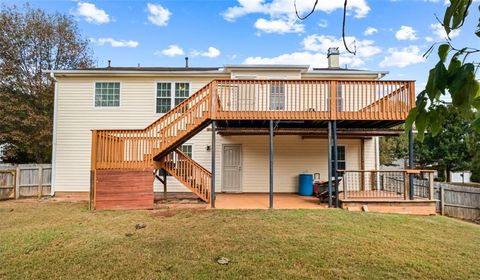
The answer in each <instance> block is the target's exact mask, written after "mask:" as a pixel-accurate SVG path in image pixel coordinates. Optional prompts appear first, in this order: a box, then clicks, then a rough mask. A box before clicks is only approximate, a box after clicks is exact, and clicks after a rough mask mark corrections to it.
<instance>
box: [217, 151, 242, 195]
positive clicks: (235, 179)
mask: <svg viewBox="0 0 480 280" xmlns="http://www.w3.org/2000/svg"><path fill="white" fill-rule="evenodd" d="M222 152H223V160H222V163H223V172H222V174H223V176H222V177H223V178H222V191H223V192H241V191H242V145H223V151H222Z"/></svg>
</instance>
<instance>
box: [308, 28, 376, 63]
mask: <svg viewBox="0 0 480 280" xmlns="http://www.w3.org/2000/svg"><path fill="white" fill-rule="evenodd" d="M345 41H346V42H347V46H348V47H349V49H351V50H353V42H354V41H355V45H356V47H357V55H356V56H355V58H356V59H359V60H357V64H356V65H354V66H358V65H361V64H363V61H362V63H360V61H361V59H364V58H369V57H372V56H374V55H376V54H379V53H380V52H381V51H382V49H381V48H380V47H378V46H376V45H375V41H373V40H359V39H357V38H355V37H353V36H346V37H345ZM302 45H303V49H304V50H307V51H313V52H321V53H323V54H325V55H326V54H327V51H328V48H331V47H340V51H341V52H346V49H345V47H344V45H343V40H342V38H336V37H333V36H327V35H310V36H307V37H305V39H303V41H302ZM343 56H349V55H348V54H345V55H343Z"/></svg>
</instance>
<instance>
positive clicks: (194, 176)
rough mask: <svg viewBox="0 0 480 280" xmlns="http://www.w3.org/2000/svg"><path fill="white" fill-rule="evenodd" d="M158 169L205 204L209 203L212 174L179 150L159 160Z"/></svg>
mask: <svg viewBox="0 0 480 280" xmlns="http://www.w3.org/2000/svg"><path fill="white" fill-rule="evenodd" d="M160 167H161V168H163V169H165V170H166V171H167V172H168V173H170V174H171V175H172V176H174V177H175V178H176V179H177V180H178V181H180V182H181V183H182V184H184V185H185V186H186V187H187V188H189V189H190V190H191V191H192V192H193V193H194V194H196V195H197V196H198V197H199V198H200V199H202V200H203V201H205V202H209V201H210V189H211V188H210V185H211V181H212V173H211V172H210V171H208V170H207V169H205V168H204V167H203V166H201V165H200V164H198V163H197V162H196V161H194V160H193V159H191V158H190V157H189V156H187V155H185V154H184V153H183V152H182V151H180V150H179V149H176V150H174V151H172V152H170V153H168V154H167V155H166V156H165V157H163V158H162V159H161V160H160Z"/></svg>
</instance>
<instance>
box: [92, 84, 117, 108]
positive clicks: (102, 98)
mask: <svg viewBox="0 0 480 280" xmlns="http://www.w3.org/2000/svg"><path fill="white" fill-rule="evenodd" d="M119 106H120V83H115V82H99V83H95V107H119Z"/></svg>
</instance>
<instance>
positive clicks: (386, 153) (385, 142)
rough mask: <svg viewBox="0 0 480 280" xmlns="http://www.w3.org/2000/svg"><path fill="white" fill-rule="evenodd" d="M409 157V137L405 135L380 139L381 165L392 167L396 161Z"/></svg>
mask: <svg viewBox="0 0 480 280" xmlns="http://www.w3.org/2000/svg"><path fill="white" fill-rule="evenodd" d="M407 156H408V137H407V135H406V134H405V133H403V134H401V135H400V136H388V137H381V138H380V164H382V165H391V164H393V162H394V161H395V160H398V159H405V158H406V157H407Z"/></svg>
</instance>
